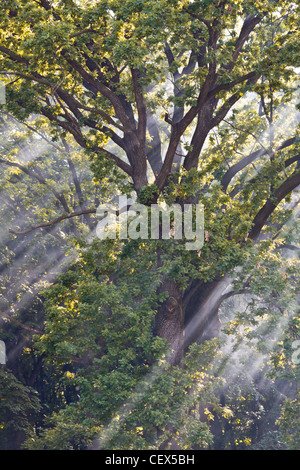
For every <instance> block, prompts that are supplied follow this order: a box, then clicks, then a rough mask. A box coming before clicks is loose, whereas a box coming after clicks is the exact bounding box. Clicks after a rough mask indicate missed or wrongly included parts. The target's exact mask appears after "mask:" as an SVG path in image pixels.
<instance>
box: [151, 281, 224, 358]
mask: <svg viewBox="0 0 300 470" xmlns="http://www.w3.org/2000/svg"><path fill="white" fill-rule="evenodd" d="M227 285H228V281H227V279H226V278H223V279H215V280H214V281H212V282H203V281H199V280H197V281H194V282H193V283H192V285H191V287H190V289H189V290H188V291H187V292H186V293H185V295H184V296H183V295H182V291H181V290H180V289H179V287H178V285H177V284H176V282H175V281H171V280H168V279H164V281H163V282H162V285H161V287H160V289H159V292H158V293H162V292H167V295H168V297H167V299H166V300H165V301H164V302H163V303H162V304H161V305H160V307H159V309H158V312H157V315H156V325H155V326H156V334H157V335H158V336H160V337H162V338H166V339H167V340H168V342H169V344H170V347H171V349H172V351H173V352H172V353H171V355H170V362H171V363H172V364H174V365H175V364H178V363H179V362H180V360H181V359H182V358H183V356H184V352H185V351H187V349H188V347H189V346H190V345H191V344H192V343H194V342H197V343H199V344H200V343H202V342H204V341H207V340H210V339H213V338H217V337H218V336H219V334H220V328H221V322H220V318H219V308H220V304H221V302H220V299H221V297H222V294H223V292H224V290H225V289H226V287H227Z"/></svg>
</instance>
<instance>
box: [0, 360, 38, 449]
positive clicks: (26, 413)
mask: <svg viewBox="0 0 300 470" xmlns="http://www.w3.org/2000/svg"><path fill="white" fill-rule="evenodd" d="M0 382H1V389H0V448H1V449H2V450H9V449H11V448H12V447H11V446H14V442H13V440H14V437H15V435H16V433H19V435H21V436H22V438H23V439H24V435H25V436H27V435H28V434H29V433H30V432H32V431H33V426H34V423H35V421H36V419H37V416H38V413H39V412H40V401H39V398H38V396H37V393H36V391H35V390H33V389H32V388H30V387H27V386H24V385H23V384H22V383H21V382H19V381H18V380H17V379H16V378H15V376H14V375H13V374H12V372H11V371H9V370H7V369H6V367H5V366H3V365H2V366H1V368H0ZM21 441H22V439H21Z"/></svg>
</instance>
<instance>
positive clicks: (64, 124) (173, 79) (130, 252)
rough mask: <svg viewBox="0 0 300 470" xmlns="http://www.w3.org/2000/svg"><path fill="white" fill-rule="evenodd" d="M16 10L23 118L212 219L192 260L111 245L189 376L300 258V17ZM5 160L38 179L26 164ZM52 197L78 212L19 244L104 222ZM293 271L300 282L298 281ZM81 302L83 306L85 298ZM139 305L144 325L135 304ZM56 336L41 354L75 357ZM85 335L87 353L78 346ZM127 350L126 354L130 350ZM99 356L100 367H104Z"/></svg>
mask: <svg viewBox="0 0 300 470" xmlns="http://www.w3.org/2000/svg"><path fill="white" fill-rule="evenodd" d="M0 8H1V10H0V11H1V24H2V30H3V33H2V40H1V45H0V54H1V55H0V61H1V70H2V72H1V73H2V76H3V79H4V80H5V83H6V98H7V101H6V103H7V104H6V110H7V112H8V113H10V114H11V115H13V116H15V118H17V119H18V120H20V121H23V122H26V120H27V119H28V118H29V117H30V116H31V115H32V114H37V115H39V116H43V117H44V118H45V119H47V120H48V122H49V123H50V126H51V136H52V139H53V142H52V143H54V144H55V145H56V143H57V142H61V143H62V144H63V152H65V151H66V150H67V147H66V146H70V145H75V143H76V144H77V145H79V146H80V147H81V148H82V149H83V150H84V151H85V152H86V154H87V155H88V156H89V157H90V159H91V162H90V163H91V168H92V170H93V172H94V175H95V178H96V179H97V180H98V182H99V184H100V183H101V182H103V179H104V178H105V177H108V175H109V177H110V178H109V180H108V182H109V183H112V181H115V182H116V183H118V184H117V186H118V190H119V191H120V192H126V193H128V192H130V191H133V192H135V193H136V195H137V197H138V201H139V202H141V203H143V204H145V205H148V206H150V205H151V204H153V203H157V202H167V203H168V204H169V205H171V204H172V203H174V202H176V203H178V204H181V205H183V204H185V203H196V202H201V203H202V204H203V205H204V207H205V230H206V234H205V244H204V246H203V248H202V249H201V252H192V251H190V252H189V251H186V250H185V249H184V246H183V245H182V243H180V241H177V240H170V241H169V242H165V241H164V240H158V241H153V240H151V241H150V242H148V243H144V242H143V241H142V240H140V241H139V240H138V241H133V240H132V241H131V240H127V241H126V242H124V243H123V244H121V246H120V247H119V246H118V248H116V247H115V245H114V244H112V245H111V246H110V245H109V244H106V245H104V253H102V254H103V256H101V257H100V262H101V263H104V267H103V269H104V270H105V269H109V270H110V274H109V282H111V283H112V285H113V286H114V288H115V289H116V291H115V292H114V294H115V296H116V297H117V296H118V295H120V298H123V297H122V295H124V294H123V290H122V289H123V288H124V284H125V285H126V282H125V281H126V279H127V278H128V279H129V281H128V282H129V285H130V286H131V283H133V284H134V282H135V283H136V286H135V288H133V289H132V290H130V294H128V295H129V297H130V300H128V299H126V300H127V301H128V303H131V305H134V306H136V305H138V307H139V308H140V307H141V305H144V303H145V301H146V300H145V297H146V299H148V300H147V302H149V304H147V306H148V307H149V312H152V313H151V319H152V321H154V327H153V330H154V333H155V334H154V336H153V337H155V338H156V339H155V341H154V343H153V344H157V343H156V342H157V341H158V343H159V339H160V338H164V339H166V340H167V342H168V344H169V345H170V347H171V350H173V353H172V355H171V357H170V358H169V359H170V362H171V364H173V365H174V366H175V369H176V367H177V365H178V364H179V362H180V360H181V359H182V358H183V356H184V352H186V351H188V348H189V346H190V345H191V344H192V343H193V342H194V341H197V342H198V343H203V344H206V343H205V341H206V340H209V339H211V338H214V337H216V336H218V335H219V330H220V321H219V315H218V313H219V309H220V306H221V305H222V303H223V302H224V301H225V300H228V299H230V298H231V297H233V296H234V295H237V294H238V293H239V294H242V293H252V294H258V295H263V294H264V293H265V291H266V290H268V289H269V287H268V288H267V287H266V286H271V289H270V290H271V294H270V297H271V298H272V299H273V300H274V298H276V295H277V293H278V290H279V291H280V289H281V286H282V282H283V281H282V278H280V276H279V275H278V276H274V278H273V277H272V276H268V275H267V273H268V269H274V266H275V267H276V268H278V266H279V264H277V262H276V260H281V255H280V250H281V248H282V247H284V246H285V247H287V248H288V249H292V250H297V243H298V239H297V237H296V236H295V233H294V231H293V230H291V232H285V229H286V227H287V226H288V222H289V223H290V222H291V220H294V219H293V218H296V217H297V214H296V209H297V204H298V201H297V187H298V186H299V183H300V172H299V139H298V129H297V126H298V122H297V114H296V113H295V110H296V104H295V102H294V96H293V93H294V91H295V90H296V88H297V86H298V83H297V76H296V68H297V67H298V66H299V32H298V31H297V27H296V24H297V15H298V14H299V6H298V5H297V4H296V3H293V2H287V1H284V0H280V1H269V2H267V4H266V2H262V1H258V0H257V1H247V2H242V1H238V2H235V3H234V4H233V3H231V2H229V1H221V0H220V1H218V0H215V1H201V2H200V1H187V0H183V1H179V0H174V1H173V0H172V1H171V2H170V1H165V0H160V1H158V2H152V1H147V0H143V1H140V0H136V1H135V0H126V1H124V2H118V1H113V0H103V1H93V2H85V1H76V2H73V1H71V0H70V1H67V2H65V1H64V2H61V1H57V2H50V1H48V0H37V1H33V0H32V1H24V0H6V1H3V2H2V4H1V7H0ZM8 25H9V27H8ZM292 110H293V111H292ZM27 123H28V122H27ZM283 123H284V127H283V125H282V124H283ZM71 139H73V140H74V141H75V143H74V142H72V140H71ZM64 143H65V144H66V146H65V144H64ZM3 160H4V161H3ZM2 164H3V165H6V166H10V167H13V168H17V169H18V170H20V171H23V172H24V173H26V172H27V176H30V175H29V174H28V172H31V173H32V168H31V167H29V168H28V167H27V165H22V166H23V168H21V163H20V162H18V161H16V159H15V158H9V165H8V162H7V159H6V160H5V159H2ZM69 169H70V170H71V173H72V175H74V172H72V168H71V167H70V168H69ZM39 182H40V184H42V185H43V186H44V185H45V183H43V182H42V180H41V179H40V181H39ZM74 184H75V180H74ZM51 188H52V193H53V191H56V195H55V197H56V201H58V203H59V204H60V206H59V207H60V208H64V211H62V212H61V213H60V214H56V211H55V214H54V213H53V212H51V213H49V214H45V213H43V214H42V220H40V221H39V222H38V223H35V222H33V221H32V222H31V221H30V224H28V225H29V226H28V225H27V226H26V227H25V228H23V229H19V230H17V229H16V228H15V229H13V232H14V233H15V234H16V236H22V234H23V236H24V234H26V235H28V234H32V233H34V231H35V230H38V229H49V228H51V229H52V228H53V227H56V226H57V224H59V223H62V222H63V221H65V220H69V219H71V220H73V219H74V220H75V219H76V217H77V216H81V217H82V216H86V217H88V216H92V214H95V213H96V209H97V207H96V204H95V205H94V206H92V207H91V206H90V205H87V206H86V207H82V204H81V203H79V205H77V207H76V210H74V211H69V212H68V211H67V210H66V207H64V202H66V201H64V202H63V200H62V199H61V195H60V194H59V193H58V192H57V190H56V188H55V187H54V186H53V185H52V186H51ZM113 188H114V187H111V189H113ZM75 189H76V191H77V196H78V201H79V202H80V201H81V197H80V194H79V193H78V187H77V188H76V184H75ZM57 196H59V197H57ZM101 202H102V201H101ZM59 210H60V209H59ZM48 216H49V217H48ZM291 218H292V219H291ZM295 221H296V222H295V223H297V219H295ZM96 246H98V245H96ZM101 246H102V245H101ZM101 246H100V248H98V250H99V253H101V250H102V248H101ZM84 251H85V250H84ZM87 251H88V252H89V255H88V260H90V257H91V256H96V253H97V250H95V247H94V245H92V248H91V250H90V251H89V250H87ZM116 256H118V260H117V261H118V262H115V260H116V258H115V257H116ZM142 256H143V257H144V258H142ZM98 259H99V258H98ZM106 259H108V261H107V263H108V266H107V264H106V261H105V260H106ZM130 259H132V260H133V262H132V263H133V264H131V262H130ZM110 263H111V264H110ZM123 263H124V266H123ZM145 263H146V264H145ZM120 265H121V268H120ZM128 267H130V269H128V270H127V268H128ZM112 268H113V269H112ZM240 268H241V269H242V270H240ZM97 269H98V268H95V267H93V269H92V274H91V276H92V277H93V276H96V279H97V280H98V282H99V283H100V284H101V288H102V289H104V286H105V285H106V278H105V279H104V281H103V279H102V278H101V277H99V274H98V271H97ZM101 269H102V268H101ZM101 269H100V271H101ZM257 273H259V274H261V277H259V276H258V278H257V277H256V275H257ZM286 273H287V274H286ZM285 274H286V275H287V278H284V279H293V277H294V275H295V273H294V272H292V270H290V271H289V270H288V269H286V270H285ZM123 276H124V277H123ZM289 276H290V277H289ZM146 281H147V282H146ZM284 282H285V281H284ZM102 283H103V284H102ZM148 283H150V285H151V288H155V290H153V291H152V290H151V289H150V291H149V286H148ZM91 284H92V285H93V286H94V281H93V280H92V281H91ZM79 285H80V283H79ZM227 287H229V290H227V291H226V288H227ZM69 288H70V289H71V285H69ZM74 288H75V290H76V289H77V282H74ZM105 288H106V287H105ZM112 289H113V287H112ZM143 289H144V293H145V295H144V294H143ZM117 292H118V294H117ZM293 292H294V290H293ZM66 295H67V294H66ZM74 296H75V300H76V301H78V298H81V297H80V292H75V294H74ZM126 305H127V307H128V308H129V310H127V309H126V315H125V317H126V318H127V315H129V317H128V318H129V319H130V318H131V317H130V309H131V308H132V307H130V306H129V305H128V304H126ZM52 307H53V309H54V310H53V311H54V314H53V315H54V316H52V317H51V311H52V310H51V308H50V314H49V315H50V319H48V321H49V322H50V323H51V322H52V323H51V324H53V326H54V327H55V328H54V333H55V331H56V332H57V330H56V328H60V327H59V326H58V325H57V324H56V321H57V315H56V314H55V312H60V313H61V310H60V309H59V308H60V307H65V306H64V305H58V306H57V305H56V306H55V305H54V306H52ZM106 307H107V305H106ZM57 308H58V310H56V309H57ZM84 308H85V307H84ZM280 308H281V306H280ZM280 308H279V309H278V311H279V312H281V310H280ZM71 311H72V309H71ZM142 311H143V310H141V312H142ZM281 313H282V312H281ZM149 315H150V313H149ZM282 315H283V316H284V313H283V314H282ZM71 316H72V313H71ZM258 316H259V315H258V314H257V315H255V314H253V315H252V316H251V315H250V314H249V315H246V319H247V321H250V322H251V321H254V322H255V321H257V317H258ZM133 317H134V315H133ZM133 317H132V320H133ZM101 318H102V317H101V316H100V318H99V317H97V316H96V321H97V322H98V321H102V320H101ZM134 318H135V320H137V318H136V317H134ZM146 318H148V317H147V316H146ZM241 318H242V316H240V317H238V320H241ZM235 320H237V319H235ZM58 323H59V322H58ZM150 326H151V325H150V320H149V323H148V324H147V327H148V328H149V329H150ZM151 328H152V327H151ZM50 330H51V328H50ZM67 332H68V333H70V334H71V333H72V335H73V334H74V332H70V331H69V329H68V328H66V329H65V331H64V333H65V334H66V333H67ZM50 333H51V331H47V334H45V337H44V339H43V341H45V342H46V343H47V341H49V343H47V347H46V346H45V343H43V341H42V343H40V345H42V344H43V347H45V348H46V349H45V351H47V354H48V355H49V356H51V354H53V351H57V347H58V345H60V346H59V347H61V348H62V349H61V351H62V352H63V354H65V355H67V356H66V357H67V359H68V360H72V351H73V352H74V351H75V350H74V347H75V346H74V345H73V344H72V343H68V342H67V343H66V344H64V343H62V344H61V342H60V341H59V342H58V344H57V345H56V340H55V334H54V337H52V336H51V334H52V333H51V334H50ZM148 334H150V330H148ZM152 334H153V331H152V330H151V335H152ZM49 335H50V336H49ZM72 338H73V340H74V342H75V343H76V344H77V341H78V338H77V336H76V334H74V336H72ZM151 338H152V336H151ZM102 340H103V339H102ZM152 340H153V338H152ZM152 340H151V341H152ZM121 343H122V341H121ZM104 344H106V343H105V342H104ZM98 346H99V345H98ZM127 346H128V345H125V344H124V342H123V343H122V348H123V349H122V350H125V349H126V347H127ZM40 347H42V346H40ZM78 347H79V346H78V345H77V348H78ZM144 347H146V346H145V345H144ZM51 348H52V349H51ZM75 349H76V348H75ZM76 351H77V353H78V356H77V355H76V354H75V356H74V357H75V360H82V358H83V357H85V358H86V354H88V351H86V344H85V347H83V345H80V347H79V349H76ZM147 351H148V353H149V350H147ZM97 354H100V356H101V354H102V353H101V352H99V350H97ZM97 354H96V353H95V352H94V354H92V357H91V358H88V360H91V361H92V362H93V360H94V359H95V358H96V360H101V358H99V357H98V356H97ZM73 355H74V354H73ZM104 356H105V354H104ZM67 359H66V360H67ZM73 359H74V358H73ZM152 359H153V358H152ZM147 360H150V362H151V358H150V357H149V356H147ZM112 362H113V361H112ZM127 365H128V364H127ZM131 366H132V364H131ZM110 372H111V371H110ZM136 372H138V371H136ZM109 377H110V376H109ZM109 380H111V377H110V378H109ZM125 388H126V387H125ZM77 424H78V423H77ZM137 427H139V426H137ZM76 429H77V428H76ZM77 430H78V429H77ZM77 430H76V432H77ZM143 442H144V441H143ZM147 442H148V443H149V441H147ZM76 445H77V444H76ZM80 445H81V444H80Z"/></svg>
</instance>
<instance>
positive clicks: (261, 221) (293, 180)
mask: <svg viewBox="0 0 300 470" xmlns="http://www.w3.org/2000/svg"><path fill="white" fill-rule="evenodd" d="M299 185H300V173H294V174H293V175H292V176H290V177H289V178H288V179H287V180H286V181H285V182H284V183H283V184H282V185H281V186H280V187H279V188H278V189H277V190H276V191H275V192H274V194H273V195H272V196H271V197H270V198H269V199H268V200H267V202H266V203H265V205H264V206H263V207H262V208H261V209H260V211H259V212H258V214H257V215H256V217H255V218H254V220H253V226H252V229H251V230H250V233H249V238H251V239H252V240H255V239H256V238H257V237H258V236H259V234H260V232H261V230H262V228H263V227H264V225H265V224H266V223H267V220H268V218H269V217H270V215H271V214H272V213H273V212H274V210H275V209H276V207H277V206H278V204H279V203H280V202H281V201H282V200H283V199H284V198H285V197H286V196H287V195H288V194H290V193H291V192H292V191H293V190H294V189H296V188H297V187H298V186H299Z"/></svg>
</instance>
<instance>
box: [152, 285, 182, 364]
mask: <svg viewBox="0 0 300 470" xmlns="http://www.w3.org/2000/svg"><path fill="white" fill-rule="evenodd" d="M162 292H167V293H168V294H167V295H168V297H167V299H166V300H165V301H164V302H162V303H161V305H160V306H159V308H158V311H157V314H156V322H155V330H156V335H157V336H160V337H161V338H165V339H167V340H168V342H169V346H170V348H171V351H170V355H169V358H168V359H169V362H170V363H171V364H173V365H175V364H178V363H179V362H180V360H181V359H182V357H183V354H184V314H183V306H182V293H181V290H180V289H179V287H178V285H177V284H176V282H175V281H172V280H169V279H164V280H163V282H162V285H161V286H160V289H159V293H162Z"/></svg>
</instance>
